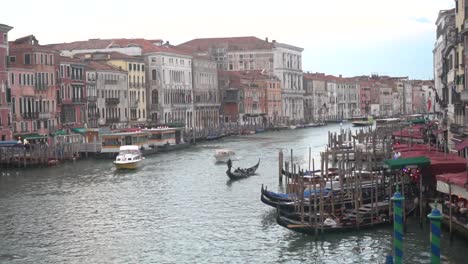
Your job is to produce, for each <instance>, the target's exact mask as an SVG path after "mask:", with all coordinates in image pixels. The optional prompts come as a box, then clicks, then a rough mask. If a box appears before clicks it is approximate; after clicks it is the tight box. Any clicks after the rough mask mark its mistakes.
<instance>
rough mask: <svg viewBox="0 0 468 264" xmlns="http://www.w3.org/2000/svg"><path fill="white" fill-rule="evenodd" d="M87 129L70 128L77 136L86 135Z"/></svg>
mask: <svg viewBox="0 0 468 264" xmlns="http://www.w3.org/2000/svg"><path fill="white" fill-rule="evenodd" d="M87 130H88V129H87V128H84V127H79V128H72V131H73V132H75V133H78V134H84V133H86V131H87Z"/></svg>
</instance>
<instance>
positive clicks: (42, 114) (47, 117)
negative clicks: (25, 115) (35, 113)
mask: <svg viewBox="0 0 468 264" xmlns="http://www.w3.org/2000/svg"><path fill="white" fill-rule="evenodd" d="M49 118H52V114H51V113H39V119H49Z"/></svg>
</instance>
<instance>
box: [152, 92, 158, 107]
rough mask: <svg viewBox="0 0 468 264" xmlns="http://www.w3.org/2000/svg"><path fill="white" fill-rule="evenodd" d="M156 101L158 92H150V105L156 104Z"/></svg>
mask: <svg viewBox="0 0 468 264" xmlns="http://www.w3.org/2000/svg"><path fill="white" fill-rule="evenodd" d="M158 101H159V94H158V90H153V91H152V92H151V103H152V104H158Z"/></svg>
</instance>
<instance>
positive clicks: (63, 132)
mask: <svg viewBox="0 0 468 264" xmlns="http://www.w3.org/2000/svg"><path fill="white" fill-rule="evenodd" d="M66 134H67V132H66V131H65V130H57V131H55V132H54V133H50V135H51V136H53V137H55V136H63V135H66Z"/></svg>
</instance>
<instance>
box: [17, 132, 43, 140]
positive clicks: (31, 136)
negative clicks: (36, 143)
mask: <svg viewBox="0 0 468 264" xmlns="http://www.w3.org/2000/svg"><path fill="white" fill-rule="evenodd" d="M18 137H21V139H22V140H23V139H27V140H34V139H47V138H48V136H43V135H39V134H37V133H31V134H24V135H16V136H15V138H18Z"/></svg>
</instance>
